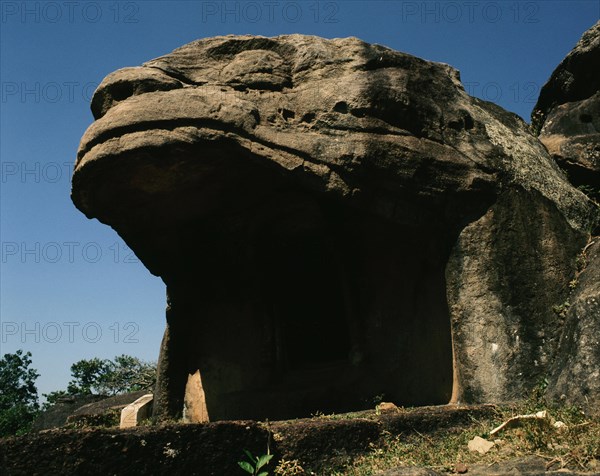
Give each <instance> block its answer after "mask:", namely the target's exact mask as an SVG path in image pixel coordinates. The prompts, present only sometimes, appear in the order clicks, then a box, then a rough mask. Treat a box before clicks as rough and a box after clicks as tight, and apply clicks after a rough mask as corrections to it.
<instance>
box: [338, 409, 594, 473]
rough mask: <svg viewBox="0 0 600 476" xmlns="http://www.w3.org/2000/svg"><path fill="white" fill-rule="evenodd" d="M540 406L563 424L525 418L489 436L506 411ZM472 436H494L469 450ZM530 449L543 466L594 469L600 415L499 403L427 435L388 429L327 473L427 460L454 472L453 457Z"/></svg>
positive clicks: (488, 458)
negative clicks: (487, 446)
mask: <svg viewBox="0 0 600 476" xmlns="http://www.w3.org/2000/svg"><path fill="white" fill-rule="evenodd" d="M542 409H545V410H547V412H548V414H549V415H550V416H551V417H552V418H553V419H554V420H556V421H561V422H563V423H565V425H566V426H565V427H563V428H562V429H557V428H555V427H553V426H552V425H551V424H550V423H549V422H544V421H539V420H537V421H524V422H522V424H521V425H520V426H518V427H514V428H510V429H506V430H504V431H502V432H500V433H498V434H496V435H495V436H494V437H490V436H489V432H490V431H491V430H492V429H493V428H495V427H496V426H498V425H499V424H500V423H502V422H503V421H506V420H507V419H509V418H510V417H512V416H515V415H518V414H524V413H532V412H537V411H540V410H542ZM475 436H479V437H482V438H485V439H488V440H490V441H495V445H494V447H493V448H492V449H491V450H490V451H489V452H488V453H486V454H484V455H481V454H479V453H473V452H471V451H469V449H468V447H467V444H468V442H469V440H471V439H472V438H474V437H475ZM529 455H535V456H539V457H541V458H543V459H545V460H546V466H547V468H548V469H553V470H557V469H560V468H565V467H566V468H572V469H576V470H581V471H592V470H599V469H600V467H599V465H600V419H598V418H586V416H585V415H584V414H583V413H582V412H581V411H580V410H578V409H577V408H575V407H568V406H561V407H557V406H553V407H551V406H548V405H545V404H543V403H541V402H540V401H536V400H530V401H528V402H526V403H525V404H521V405H518V406H517V405H516V406H505V407H498V412H497V415H496V416H495V417H490V418H489V419H484V420H475V419H474V420H473V421H472V424H471V425H469V426H468V427H466V428H462V429H451V430H445V431H440V432H438V433H435V434H428V435H424V434H420V433H418V432H417V433H411V434H404V435H396V436H394V435H390V434H388V435H386V437H385V442H384V445H383V446H377V447H376V446H373V447H372V450H371V452H370V453H369V454H366V455H364V456H360V457H358V458H356V459H354V461H353V462H352V463H351V464H349V465H347V466H346V467H344V468H338V469H335V470H334V469H332V470H331V472H328V473H327V474H331V475H333V476H369V475H373V474H376V473H377V472H379V471H384V470H386V469H390V468H394V467H397V466H427V467H430V468H432V469H434V470H437V471H440V472H445V471H447V472H453V471H454V468H455V467H456V465H457V464H458V463H462V464H465V465H467V466H470V465H472V464H484V465H488V464H493V463H496V462H501V461H505V460H508V459H511V458H515V457H523V456H529Z"/></svg>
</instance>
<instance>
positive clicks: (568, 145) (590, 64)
mask: <svg viewBox="0 0 600 476" xmlns="http://www.w3.org/2000/svg"><path fill="white" fill-rule="evenodd" d="M532 123H533V124H534V126H535V127H536V128H537V129H538V130H539V131H540V136H539V138H540V140H541V141H542V143H543V144H544V145H545V146H546V147H547V148H548V151H549V152H550V154H551V155H552V157H553V158H554V159H555V160H556V161H557V162H558V164H559V165H560V166H561V167H562V168H563V169H565V170H566V171H567V173H568V174H569V179H570V180H571V182H572V183H573V184H575V185H577V186H585V187H586V192H587V193H590V194H591V195H592V196H593V197H594V198H595V199H596V200H600V21H599V22H597V23H596V24H595V25H594V26H593V27H592V28H590V29H589V30H588V31H586V32H585V33H584V35H583V36H582V37H581V40H580V41H579V43H577V45H576V46H575V48H574V49H573V50H572V51H571V52H570V53H569V54H568V55H567V56H566V57H565V59H564V60H563V61H562V62H561V63H560V65H558V67H557V68H556V69H555V70H554V72H553V73H552V76H551V77H550V79H549V80H548V82H547V83H546V85H545V86H544V87H543V88H542V91H541V93H540V97H539V100H538V102H537V104H536V106H535V108H534V110H533V113H532Z"/></svg>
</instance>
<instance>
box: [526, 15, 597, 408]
mask: <svg viewBox="0 0 600 476" xmlns="http://www.w3.org/2000/svg"><path fill="white" fill-rule="evenodd" d="M532 119H533V120H534V121H536V120H537V121H538V125H539V127H540V128H541V133H540V136H539V138H540V140H541V141H542V143H543V144H544V145H545V146H546V147H547V148H548V151H549V152H550V153H551V155H552V157H553V158H554V159H555V160H556V161H557V163H558V164H559V165H560V166H561V167H562V168H563V169H565V170H566V171H567V173H568V177H569V180H570V181H571V182H572V183H573V184H574V185H576V186H578V187H580V188H581V189H582V190H584V191H585V192H586V193H587V194H588V195H589V196H590V197H592V198H593V199H595V200H596V201H600V21H599V22H597V23H596V24H595V25H594V26H593V27H592V28H590V29H589V30H588V31H586V32H585V33H584V34H583V36H582V37H581V40H579V42H578V43H577V45H576V46H575V48H573V50H572V51H571V52H570V53H569V54H568V55H567V56H566V57H565V59H564V60H563V61H562V62H561V63H560V65H559V66H558V67H557V68H556V70H555V71H554V72H553V73H552V76H551V77H550V79H549V80H548V83H547V84H546V85H545V86H544V88H543V89H542V91H541V94H540V98H539V100H538V103H537V105H536V107H535V109H534V112H533V114H532ZM578 262H579V266H580V268H581V270H580V273H578V275H577V277H576V279H574V280H573V281H572V287H573V292H572V293H571V295H570V296H569V298H568V299H566V300H565V302H564V303H562V304H561V305H559V307H558V310H559V312H560V313H561V315H562V317H564V319H565V324H564V332H563V335H562V337H561V340H560V345H559V348H558V352H557V356H556V359H555V361H554V363H553V365H552V367H551V370H550V377H549V386H548V394H549V395H550V396H551V397H553V398H554V399H556V400H562V401H564V402H566V403H570V404H577V405H580V406H582V407H583V408H584V409H585V410H586V411H588V412H590V413H595V414H597V415H600V243H599V239H598V237H596V238H595V239H593V240H592V241H591V242H590V243H589V245H588V246H586V248H585V251H584V252H583V253H582V254H581V255H580V256H579V258H578Z"/></svg>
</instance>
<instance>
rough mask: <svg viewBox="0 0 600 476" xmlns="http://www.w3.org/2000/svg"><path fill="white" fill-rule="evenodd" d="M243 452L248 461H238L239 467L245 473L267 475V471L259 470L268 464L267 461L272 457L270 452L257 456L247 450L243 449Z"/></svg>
mask: <svg viewBox="0 0 600 476" xmlns="http://www.w3.org/2000/svg"><path fill="white" fill-rule="evenodd" d="M244 453H246V456H247V457H248V459H249V460H250V463H249V462H248V461H238V464H239V465H240V468H242V469H243V470H244V471H246V473H250V474H252V475H253V476H268V474H269V473H268V472H267V471H260V470H261V468H263V467H264V466H266V465H267V464H269V461H271V458H273V455H272V454H266V455H262V456H258V457H257V456H253V455H252V453H250V451H248V450H244ZM259 471H260V472H259Z"/></svg>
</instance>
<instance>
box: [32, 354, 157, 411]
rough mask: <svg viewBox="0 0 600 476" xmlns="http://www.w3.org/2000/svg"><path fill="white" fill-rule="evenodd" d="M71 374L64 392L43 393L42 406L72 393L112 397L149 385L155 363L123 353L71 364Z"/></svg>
mask: <svg viewBox="0 0 600 476" xmlns="http://www.w3.org/2000/svg"><path fill="white" fill-rule="evenodd" d="M71 376H72V377H73V378H72V380H71V381H70V382H69V385H68V386H67V390H66V391H65V390H58V391H55V392H51V393H49V394H44V397H46V400H47V402H46V404H45V406H44V408H47V407H49V406H51V404H53V403H56V402H57V401H59V400H60V399H61V398H64V397H68V396H73V395H106V396H111V395H118V394H120V393H127V392H134V391H136V390H145V389H148V388H151V387H153V386H154V383H155V382H156V364H154V363H150V362H144V361H142V360H140V359H138V358H137V357H132V356H131V355H125V354H123V355H118V356H116V357H115V358H114V359H113V360H110V359H99V358H97V357H95V358H93V359H82V360H79V361H78V362H75V363H74V364H73V365H71Z"/></svg>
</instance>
